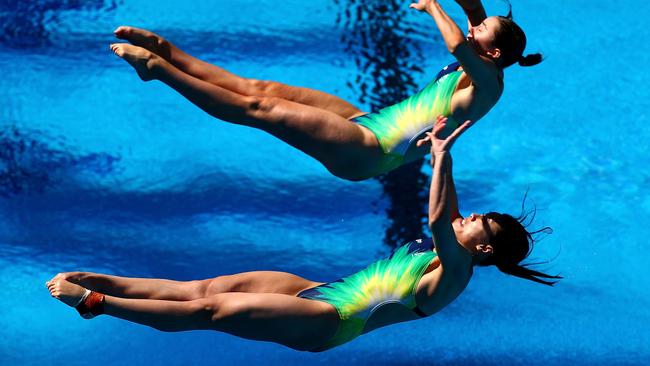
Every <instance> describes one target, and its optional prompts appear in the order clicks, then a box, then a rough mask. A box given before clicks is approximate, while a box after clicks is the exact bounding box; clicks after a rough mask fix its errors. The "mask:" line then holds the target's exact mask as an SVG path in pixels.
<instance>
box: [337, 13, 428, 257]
mask: <svg viewBox="0 0 650 366" xmlns="http://www.w3.org/2000/svg"><path fill="white" fill-rule="evenodd" d="M334 2H335V3H336V5H337V6H338V10H339V13H338V16H337V23H338V25H339V26H340V27H341V28H343V30H344V31H343V32H342V34H343V35H342V37H341V38H342V42H343V43H344V45H345V50H346V52H348V53H350V54H352V55H353V57H354V60H355V63H356V65H357V67H358V70H359V74H358V75H357V76H356V78H355V80H354V81H349V82H348V85H349V86H350V87H351V88H354V89H355V90H360V92H361V97H360V101H361V102H362V103H367V104H369V105H370V107H371V110H372V111H376V110H378V109H379V108H381V107H385V106H387V105H391V104H393V103H396V102H398V101H400V100H403V99H405V98H407V97H408V96H409V95H411V94H412V93H414V92H416V91H417V85H416V83H415V80H414V77H413V76H414V74H415V73H421V72H422V69H421V68H419V67H418V66H417V65H419V64H420V65H421V64H422V63H423V60H424V57H423V54H422V50H421V49H420V47H419V46H418V44H417V42H416V41H414V40H413V39H412V38H411V37H409V35H412V34H414V33H417V32H418V30H417V29H415V27H413V26H412V25H410V24H409V23H408V22H406V21H404V20H403V19H406V18H407V12H409V7H408V4H407V3H405V2H404V1H401V0H366V1H356V0H334ZM422 162H423V160H419V161H415V162H413V163H410V164H405V165H403V166H401V167H400V168H398V169H396V170H393V171H391V172H389V173H387V174H384V175H382V176H379V177H378V178H377V179H378V180H379V182H381V184H382V186H383V191H384V194H385V195H386V196H387V197H388V199H389V200H390V205H389V208H388V209H387V214H388V220H389V227H388V228H387V230H386V234H385V237H384V241H385V242H386V243H388V244H389V245H391V246H395V245H399V244H400V243H404V242H408V241H410V240H413V239H415V238H420V237H422V236H423V235H424V233H423V227H424V222H425V218H426V216H425V213H426V208H425V207H426V203H427V197H428V192H427V190H426V189H425V187H426V186H427V183H428V177H427V176H426V175H425V174H423V173H422V172H421V167H422Z"/></svg>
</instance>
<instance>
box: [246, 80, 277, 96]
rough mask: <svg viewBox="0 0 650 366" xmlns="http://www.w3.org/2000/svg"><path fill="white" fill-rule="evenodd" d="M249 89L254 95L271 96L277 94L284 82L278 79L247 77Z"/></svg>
mask: <svg viewBox="0 0 650 366" xmlns="http://www.w3.org/2000/svg"><path fill="white" fill-rule="evenodd" d="M246 83H247V85H248V89H249V90H250V94H249V95H252V96H258V97H270V96H274V95H277V91H278V90H279V89H280V88H281V87H282V84H280V83H278V82H277V81H270V80H258V79H246Z"/></svg>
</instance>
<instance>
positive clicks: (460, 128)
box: [447, 120, 474, 143]
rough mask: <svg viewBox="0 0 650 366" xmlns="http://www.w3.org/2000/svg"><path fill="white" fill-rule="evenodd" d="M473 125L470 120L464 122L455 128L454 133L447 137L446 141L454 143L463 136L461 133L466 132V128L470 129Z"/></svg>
mask: <svg viewBox="0 0 650 366" xmlns="http://www.w3.org/2000/svg"><path fill="white" fill-rule="evenodd" d="M473 124H474V122H473V121H470V120H467V121H465V122H464V123H463V124H462V125H460V126H458V128H456V129H455V130H454V132H452V133H451V135H449V137H447V140H448V141H450V142H452V143H453V142H454V141H456V139H457V138H458V137H460V135H461V134H463V132H465V131H467V129H468V128H470V127H472V125H473Z"/></svg>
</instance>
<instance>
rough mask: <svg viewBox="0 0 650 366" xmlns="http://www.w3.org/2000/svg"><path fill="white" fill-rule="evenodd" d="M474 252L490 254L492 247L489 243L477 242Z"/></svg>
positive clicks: (492, 251)
mask: <svg viewBox="0 0 650 366" xmlns="http://www.w3.org/2000/svg"><path fill="white" fill-rule="evenodd" d="M476 253H478V254H492V253H494V248H493V247H492V246H491V245H490V244H479V245H477V246H476Z"/></svg>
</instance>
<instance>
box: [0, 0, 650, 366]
mask: <svg viewBox="0 0 650 366" xmlns="http://www.w3.org/2000/svg"><path fill="white" fill-rule="evenodd" d="M373 4H374V3H373V2H370V3H367V4H366V5H367V6H369V7H370V6H375V5H373ZM485 4H486V6H487V8H488V11H489V12H491V13H499V12H503V11H504V9H505V7H504V5H503V3H501V2H500V1H497V0H494V1H492V0H491V1H486V2H485ZM442 5H443V7H444V8H445V9H449V11H450V13H451V15H452V17H453V18H454V19H455V20H456V21H457V22H458V23H459V24H461V25H462V26H464V20H463V18H462V14H461V12H460V11H459V10H458V9H457V6H456V5H455V4H454V3H453V2H452V1H444V2H442ZM513 5H514V16H515V20H517V21H518V22H519V23H520V24H521V25H522V27H523V28H524V29H525V30H526V32H527V36H528V39H529V43H528V48H527V49H528V51H529V52H536V51H541V52H543V53H544V55H545V57H546V59H545V61H544V62H543V63H542V64H540V65H538V66H536V67H534V68H527V69H524V68H518V67H513V68H511V69H508V70H507V71H506V78H505V80H506V91H505V93H504V95H503V97H502V100H501V101H500V102H499V104H498V105H497V106H496V107H495V108H494V109H493V110H492V111H491V112H490V114H489V115H488V116H486V117H485V118H484V119H483V120H482V121H481V122H480V123H478V124H477V125H476V126H474V127H472V130H470V131H469V132H468V133H467V134H466V135H464V136H463V137H462V138H461V139H460V140H459V141H458V143H457V144H456V146H455V147H454V152H453V153H454V164H455V166H454V174H455V177H456V184H457V189H458V195H459V201H460V202H459V203H460V206H461V211H462V212H463V213H464V214H469V213H471V212H486V211H491V210H499V211H506V212H511V213H514V214H518V213H519V212H520V210H521V202H522V199H523V197H524V194H525V192H526V191H528V198H527V201H526V206H527V208H528V209H530V208H532V207H536V208H537V215H536V218H535V221H534V223H533V228H541V227H543V226H547V225H548V226H551V227H552V228H553V234H552V235H548V236H541V237H540V239H541V241H540V242H539V243H538V245H537V246H536V248H535V251H534V252H533V254H532V255H531V261H542V262H544V261H549V260H550V263H545V264H541V265H539V266H538V267H537V268H539V269H542V270H545V271H547V272H549V273H552V274H555V273H559V274H561V275H563V276H564V277H565V278H564V279H563V280H562V281H561V282H560V283H559V284H557V285H556V286H555V287H554V288H550V287H545V286H541V285H538V284H535V283H530V282H527V281H523V280H520V279H517V278H513V277H508V276H505V275H503V274H501V273H499V272H498V271H497V270H495V269H483V268H481V269H477V270H476V274H475V278H474V279H473V280H472V282H471V283H470V285H469V287H468V289H467V290H466V291H465V292H464V293H463V294H462V295H461V296H460V297H459V298H458V299H457V300H456V301H455V302H453V303H452V304H450V305H449V306H448V307H447V308H445V309H444V310H442V311H441V312H440V313H438V314H436V315H435V316H432V317H429V318H427V319H425V320H420V321H416V322H410V323H403V324H397V325H392V326H389V327H386V328H382V329H379V330H376V331H373V332H371V333H369V334H366V335H363V336H362V337H360V338H358V339H356V340H354V341H353V342H350V343H349V344H346V345H343V346H341V347H338V348H336V349H334V350H331V351H328V352H325V353H319V354H311V353H302V352H296V351H292V350H290V349H287V348H284V347H282V346H278V345H275V344H270V343H262V342H255V341H249V340H243V339H239V338H236V337H234V336H231V335H227V334H220V333H217V332H208V331H196V332H184V333H163V332H159V331H156V330H153V329H149V328H146V327H143V326H140V325H136V324H131V323H127V322H124V321H121V320H118V319H114V318H108V317H99V318H97V319H94V320H91V321H87V320H83V319H81V318H80V317H79V316H78V315H76V313H75V312H74V311H72V310H71V309H70V308H68V307H66V306H64V305H62V304H61V303H60V302H58V301H56V300H54V299H52V298H51V297H50V296H49V294H48V292H47V291H46V289H45V288H44V286H43V285H44V283H45V281H47V280H48V279H50V278H51V277H52V276H54V275H55V274H56V273H58V272H62V271H72V270H84V271H94V272H102V273H108V274H114V275H121V276H132V277H156V278H170V279H177V280H192V279H202V278H210V277H214V276H218V275H223V274H231V273H237V272H243V271H251V270H278V271H287V272H291V273H296V274H299V275H301V276H304V277H306V278H309V279H313V280H318V281H329V280H334V279H337V278H339V277H341V276H345V275H347V274H350V273H352V272H354V271H355V270H358V269H360V268H363V267H364V266H365V265H367V264H369V263H370V262H372V261H373V260H375V259H377V258H380V257H382V256H384V255H387V254H388V253H389V252H390V250H391V247H390V246H389V245H386V244H385V243H384V242H383V238H384V236H385V231H386V230H387V228H388V227H389V225H390V223H391V222H392V221H391V220H393V219H394V218H392V217H389V215H388V214H387V212H388V209H389V208H391V207H394V205H396V204H398V203H396V202H392V201H391V200H390V199H389V197H388V196H387V195H386V194H385V193H384V189H383V187H382V184H381V183H380V182H379V181H377V180H368V181H364V182H355V183H353V182H345V181H342V180H340V179H337V178H335V177H332V176H331V175H330V174H329V173H328V172H327V171H326V170H325V169H324V168H323V167H322V166H321V165H320V164H319V163H317V162H315V161H314V160H312V159H310V158H309V157H306V156H304V155H303V154H302V153H300V152H299V151H297V150H295V149H293V148H291V147H289V146H287V145H285V144H283V143H282V142H280V141H278V140H276V139H274V138H273V137H271V136H269V135H267V134H265V133H263V132H260V131H256V130H252V129H247V128H244V127H240V126H234V125H229V124H226V123H223V122H221V121H218V120H216V119H214V118H212V117H210V116H208V115H206V114H204V113H203V112H202V111H200V110H199V109H197V108H196V107H194V106H193V105H192V104H190V103H189V102H187V101H186V100H184V99H183V98H182V97H181V96H179V95H178V94H177V93H176V92H174V91H173V90H171V89H169V88H168V87H166V86H165V85H164V84H162V83H159V82H155V81H154V82H149V83H143V82H142V81H140V79H139V78H138V77H137V76H136V75H135V73H134V72H133V70H132V69H131V68H130V67H128V66H127V65H126V64H125V63H124V62H123V61H121V60H119V59H117V58H116V57H115V56H113V55H112V54H111V53H110V51H109V49H108V44H109V43H111V42H114V41H115V40H114V38H113V37H112V34H111V32H112V30H113V29H114V28H115V27H116V26H118V25H120V24H131V25H136V26H141V27H145V28H150V29H153V30H155V31H157V32H159V33H161V34H162V35H164V36H166V37H167V38H169V39H170V40H172V41H174V42H175V43H176V44H178V45H179V46H180V47H182V48H183V49H185V50H187V51H188V52H190V53H192V54H194V55H196V56H198V57H200V58H202V59H204V60H206V61H208V62H211V63H215V64H218V65H220V66H222V67H224V68H226V69H228V70H229V71H231V72H234V73H236V74H240V75H243V76H246V77H253V78H259V79H268V80H278V81H282V82H285V83H287V84H291V85H299V86H307V87H311V88H315V89H319V90H324V91H327V92H330V93H334V94H336V95H339V96H341V97H342V98H344V99H346V100H349V101H351V102H353V103H355V104H358V105H360V106H361V107H362V108H363V109H366V110H369V109H370V108H371V105H370V103H371V101H373V100H375V99H373V98H374V97H373V95H372V93H374V92H377V90H373V89H372V88H371V87H368V88H367V90H360V89H361V88H360V87H359V88H357V87H356V85H360V84H359V83H360V80H361V81H362V82H364V83H365V82H366V81H367V80H371V79H372V78H373V77H374V75H373V74H372V70H373V69H367V70H366V71H364V69H366V68H367V67H368V66H367V64H364V62H360V61H359V57H361V59H362V60H363V59H364V57H365V60H366V61H368V60H373V59H374V58H375V54H374V53H373V52H375V53H377V54H379V52H380V48H375V49H373V48H368V49H363V52H365V53H366V54H367V55H366V56H363V53H361V52H359V51H356V53H355V51H354V50H349V49H348V48H349V46H350V44H353V45H355V44H356V45H358V46H359V47H361V48H363V47H364V46H363V41H364V39H359V40H355V39H354V37H357V36H358V35H359V34H360V33H355V32H351V31H350V29H349V25H350V24H359V23H354V22H359V19H358V18H355V16H356V15H355V14H357V13H358V12H357V11H356V9H358V7H359V4H358V3H357V2H353V1H349V2H347V1H343V0H340V1H336V2H334V1H331V2H330V1H314V2H298V1H294V0H291V1H283V2H274V1H259V0H257V1H250V0H240V1H236V2H227V1H204V2H175V1H162V2H145V1H135V0H123V1H99V0H97V1H58V2H57V1H20V2H12V1H0V70H1V72H2V78H0V100H1V101H2V102H1V104H0V278H2V280H3V286H2V289H3V296H1V297H0V339H1V340H0V364H2V365H60V364H67V365H82V364H88V362H93V363H97V364H103V365H124V364H134V365H135V364H150V363H158V364H170V365H186V364H198V363H201V364H208V365H212V364H214V365H236V364H237V365H241V364H244V365H247V364H269V365H287V364H315V365H325V364H330V365H331V364H349V365H352V364H375V365H389V364H390V365H413V364H433V363H436V364H469V365H472V364H481V365H486V364H487V365H493V364H494V365H496V364H499V365H501V364H522V365H523V364H525V365H530V364H539V365H546V364H581V365H582V364H584V365H592V364H606V363H607V364H646V363H647V360H648V359H650V350H649V348H648V344H650V332H649V331H648V329H650V312H649V311H648V309H650V298H649V297H648V294H649V293H650V281H649V280H648V278H647V276H646V271H647V261H648V256H647V255H646V254H645V253H646V252H647V245H646V243H647V238H648V237H649V236H650V225H648V224H647V218H648V217H650V216H649V215H650V196H649V195H648V194H647V192H648V189H649V188H650V173H649V172H648V168H647V167H648V165H649V163H650V151H649V148H648V143H647V141H649V140H650V130H649V129H648V128H647V125H648V111H647V108H648V103H647V100H648V92H647V87H645V86H646V85H649V83H650V74H648V73H647V72H644V67H645V65H648V64H650V63H649V61H650V60H649V58H650V57H649V56H648V53H647V52H645V50H644V49H642V44H643V40H645V39H648V38H649V36H650V34H649V33H650V32H649V31H648V28H647V26H646V25H645V21H646V19H645V15H647V14H648V13H649V11H650V5H648V4H647V3H646V2H642V1H639V0H634V1H631V2H627V3H625V4H617V3H613V2H604V3H597V4H595V3H593V2H589V1H571V2H566V3H562V4H558V3H555V2H545V1H537V0H535V1H526V2H520V1H514V4H513ZM403 6H404V7H407V6H408V2H405V3H404V4H403ZM346 9H347V11H346ZM350 9H352V10H350ZM373 9H374V8H373ZM361 13H362V16H361V19H362V22H361V23H360V24H363V21H367V22H371V21H375V20H376V19H375V20H373V19H374V18H373V17H368V16H367V15H363V14H364V13H363V12H361ZM401 16H402V15H401ZM400 20H401V21H402V22H405V23H408V24H409V27H411V28H409V27H406V28H403V27H400V26H397V25H395V28H396V31H395V34H394V36H396V37H398V38H397V39H401V40H402V41H404V40H406V39H411V40H412V41H413V42H411V43H406V45H407V46H405V47H406V48H408V50H410V51H409V52H412V53H413V55H414V56H413V60H414V61H413V62H415V61H417V62H415V63H417V67H418V68H419V69H421V70H423V71H422V72H412V74H409V76H411V77H412V79H413V80H414V82H415V83H416V84H418V85H425V84H426V83H427V82H428V81H429V80H430V79H431V78H432V77H433V76H434V75H435V74H436V73H437V71H438V70H439V68H440V67H441V66H443V65H445V64H446V63H448V62H449V61H451V57H450V56H449V55H448V54H447V52H446V49H445V47H444V45H443V44H442V42H441V41H440V37H439V36H438V34H437V33H436V32H437V31H436V29H435V26H434V24H433V22H432V20H431V19H429V18H427V17H426V16H424V15H421V14H417V13H415V12H413V13H411V12H405V13H404V15H403V16H402V18H400ZM391 21H393V22H397V20H395V19H393V20H391ZM386 24H392V23H390V22H388V23H386ZM404 29H412V31H404ZM362 33H363V32H362ZM351 39H352V40H351ZM391 39H392V40H394V39H393V38H391ZM355 42H356V43H355ZM404 42H405V41H404ZM415 44H418V45H419V47H421V52H422V53H423V55H424V56H423V58H422V60H419V59H417V58H416V57H415V55H417V52H416V50H415V49H413V50H411V48H410V47H415V46H414V45H415ZM373 47H374V46H373ZM353 48H354V47H353ZM359 55H361V56H359ZM377 57H378V56H377ZM364 85H365V84H364ZM364 88H365V86H364ZM380 91H381V90H380ZM360 100H364V102H360ZM422 171H423V172H424V173H425V174H427V175H430V172H429V171H428V169H427V167H426V165H424V167H423V170H422ZM422 189H423V190H424V191H425V192H426V190H427V187H426V186H423V187H422Z"/></svg>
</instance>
